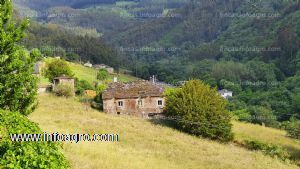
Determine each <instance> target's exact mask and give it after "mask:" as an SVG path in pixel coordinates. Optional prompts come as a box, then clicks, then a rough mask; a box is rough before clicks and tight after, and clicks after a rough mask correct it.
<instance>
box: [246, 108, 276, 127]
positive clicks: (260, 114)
mask: <svg viewBox="0 0 300 169" xmlns="http://www.w3.org/2000/svg"><path fill="white" fill-rule="evenodd" d="M247 110H248V112H250V114H251V122H252V123H255V124H261V125H266V126H268V127H279V122H277V119H276V116H274V115H273V112H272V111H271V110H269V109H267V108H264V107H261V106H250V107H249V108H248V109H247Z"/></svg>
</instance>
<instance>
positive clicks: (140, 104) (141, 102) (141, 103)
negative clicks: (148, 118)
mask: <svg viewBox="0 0 300 169" xmlns="http://www.w3.org/2000/svg"><path fill="white" fill-rule="evenodd" d="M138 106H139V107H142V106H143V100H141V99H139V100H138Z"/></svg>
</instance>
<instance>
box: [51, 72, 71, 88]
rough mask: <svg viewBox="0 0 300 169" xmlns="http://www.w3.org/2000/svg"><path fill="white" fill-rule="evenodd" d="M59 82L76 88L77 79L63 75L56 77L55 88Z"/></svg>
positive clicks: (54, 80)
mask: <svg viewBox="0 0 300 169" xmlns="http://www.w3.org/2000/svg"><path fill="white" fill-rule="evenodd" d="M59 84H64V85H70V86H71V87H73V88H75V79H74V78H72V77H68V76H65V75H62V76H60V77H56V78H54V79H53V88H55V86H57V85H59Z"/></svg>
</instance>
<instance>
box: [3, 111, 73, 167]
mask: <svg viewBox="0 0 300 169" xmlns="http://www.w3.org/2000/svg"><path fill="white" fill-rule="evenodd" d="M31 133H32V134H33V133H35V134H41V133H42V131H41V130H40V128H39V127H38V126H37V124H35V123H33V122H30V121H29V120H28V119H27V118H26V117H25V116H23V115H21V114H20V113H17V112H8V111H4V110H0V165H1V166H2V167H4V168H14V169H21V168H32V169H38V168H61V169H63V168H69V164H68V162H67V161H66V159H65V158H64V156H63V154H62V153H61V152H60V151H59V145H58V144H56V143H54V142H12V141H11V138H10V134H31ZM0 168H1V167H0Z"/></svg>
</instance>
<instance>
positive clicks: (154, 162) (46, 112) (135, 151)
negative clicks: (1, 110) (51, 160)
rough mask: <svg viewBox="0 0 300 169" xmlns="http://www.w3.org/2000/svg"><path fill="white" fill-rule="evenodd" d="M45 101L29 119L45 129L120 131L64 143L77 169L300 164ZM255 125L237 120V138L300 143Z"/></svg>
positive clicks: (282, 167) (46, 97) (71, 103)
mask: <svg viewBox="0 0 300 169" xmlns="http://www.w3.org/2000/svg"><path fill="white" fill-rule="evenodd" d="M39 102H40V104H39V108H38V109H37V110H36V111H35V112H34V113H32V114H31V115H30V116H29V118H30V119H31V120H32V121H34V122H36V123H38V124H39V126H40V127H41V128H42V130H43V131H46V132H56V131H57V132H60V133H65V134H67V133H116V134H119V138H120V142H118V143H100V142H94V143H88V142H81V143H78V144H76V143H64V144H63V150H62V151H63V152H64V154H65V156H66V157H67V159H68V160H69V161H70V163H71V166H72V168H75V169H77V168H81V169H82V168H84V169H85V168H86V169H98V168H102V169H160V168H161V169H169V168H170V169H183V168H184V169H189V168H193V169H194V168H199V169H201V168H205V169H217V168H228V169H229V168H239V169H248V168H260V169H267V168H272V169H273V168H276V169H292V168H298V167H297V166H295V165H292V164H289V163H287V162H283V161H281V160H279V159H275V158H271V157H269V156H265V155H263V154H262V153H261V152H254V151H248V150H246V149H244V148H241V147H238V146H236V145H234V144H220V143H218V142H214V141H210V140H206V139H201V138H197V137H194V136H191V135H188V134H184V133H181V132H179V131H177V130H174V129H172V128H169V127H165V126H161V125H156V124H153V123H151V122H150V121H148V120H145V119H139V118H135V117H128V116H114V115H108V114H105V113H102V112H98V111H96V110H93V109H90V108H88V107H86V106H84V105H83V104H81V103H80V102H79V101H78V99H77V98H69V99H67V98H58V97H56V96H54V95H52V94H42V95H40V96H39ZM252 127H253V126H252V125H248V124H243V123H238V122H234V132H235V133H236V136H237V139H244V138H257V139H261V140H264V141H270V142H272V143H278V144H286V145H287V146H289V145H290V146H293V147H294V148H296V149H298V148H299V142H294V141H293V140H291V139H289V138H287V137H285V136H284V135H283V134H284V133H282V132H281V131H278V130H274V129H268V128H263V127H260V126H254V128H252ZM273 130H274V131H273ZM270 131H271V132H270ZM272 131H273V132H272ZM298 150H299V149H298Z"/></svg>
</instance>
